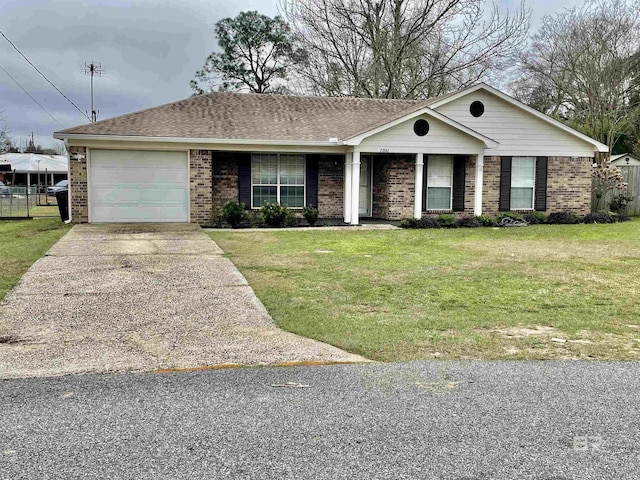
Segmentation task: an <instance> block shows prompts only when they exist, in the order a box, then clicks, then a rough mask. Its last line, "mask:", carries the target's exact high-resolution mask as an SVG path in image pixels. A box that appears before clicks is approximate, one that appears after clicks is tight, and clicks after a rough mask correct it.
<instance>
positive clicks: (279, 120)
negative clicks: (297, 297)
mask: <svg viewBox="0 0 640 480" xmlns="http://www.w3.org/2000/svg"><path fill="white" fill-rule="evenodd" d="M54 137H55V138H58V139H61V140H64V141H65V144H66V145H67V148H68V150H69V152H70V158H71V159H70V162H69V178H70V203H71V205H70V207H71V215H72V220H73V221H74V222H75V223H83V222H197V223H205V222H207V221H208V220H209V218H210V215H211V212H212V210H213V209H214V208H220V207H221V206H222V205H223V204H224V203H225V202H227V201H229V200H238V201H241V202H244V203H245V204H246V208H252V209H257V208H260V206H261V205H263V204H264V202H267V201H269V202H271V201H278V202H280V203H285V204H287V205H288V206H289V207H290V208H302V207H303V206H304V205H309V204H311V205H315V206H317V207H318V209H319V210H320V216H321V217H323V218H336V219H342V220H343V221H344V222H346V223H350V224H358V223H359V222H360V219H361V218H364V217H371V218H381V219H386V220H399V219H401V218H406V217H411V216H415V217H419V216H422V215H429V214H437V213H442V212H447V213H455V214H458V215H480V214H496V213H498V212H499V211H508V210H518V211H526V210H539V211H548V212H553V211H560V210H570V211H572V212H575V213H580V214H585V213H587V212H588V211H589V209H590V195H591V193H590V192H591V177H590V166H591V164H592V163H593V161H594V157H595V156H596V155H597V154H598V153H599V152H606V151H607V146H606V145H603V144H601V143H599V142H597V141H595V140H593V139H592V138H589V137H587V136H586V135H583V134H581V133H579V132H577V131H575V130H573V129H571V128H569V127H567V126H566V125H564V124H562V123H560V122H558V121H556V120H554V119H552V118H550V117H548V116H546V115H544V114H542V113H540V112H538V111H536V110H534V109H532V108H530V107H528V106H526V105H524V104H522V103H520V102H518V101H516V100H514V99H513V98H511V97H509V96H508V95H506V94H504V93H502V92H500V91H499V90H496V89H495V88H493V87H490V86H488V85H486V84H478V85H475V86H473V87H469V88H466V89H463V90H460V91H458V92H455V93H452V94H449V95H446V96H443V97H438V98H433V99H429V100H372V99H360V98H328V97H295V96H274V95H252V94H236V93H213V94H209V95H203V96H199V97H192V98H189V99H186V100H182V101H179V102H175V103H171V104H167V105H163V106H159V107H156V108H151V109H148V110H143V111H140V112H136V113H132V114H128V115H123V116H120V117H116V118H112V119H109V120H104V121H101V122H96V123H92V124H88V125H83V126H80V127H75V128H70V129H67V130H62V131H59V132H56V133H55V134H54Z"/></svg>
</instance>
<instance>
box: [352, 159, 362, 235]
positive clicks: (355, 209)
mask: <svg viewBox="0 0 640 480" xmlns="http://www.w3.org/2000/svg"><path fill="white" fill-rule="evenodd" d="M351 167H352V168H351V225H358V224H359V223H360V152H355V151H354V152H353V160H352V164H351Z"/></svg>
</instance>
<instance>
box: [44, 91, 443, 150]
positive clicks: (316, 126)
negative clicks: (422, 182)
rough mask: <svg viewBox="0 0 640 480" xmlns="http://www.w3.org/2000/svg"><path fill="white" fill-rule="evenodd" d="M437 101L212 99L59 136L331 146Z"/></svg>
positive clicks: (238, 95) (254, 96)
mask: <svg viewBox="0 0 640 480" xmlns="http://www.w3.org/2000/svg"><path fill="white" fill-rule="evenodd" d="M436 100H437V99H435V98H434V99H430V100H378V99H363V98H352V97H298V96H281V95H264V94H262V95H259V94H242V93H211V94H208V95H200V96H197V97H191V98H188V99H185V100H180V101H178V102H174V103H169V104H166V105H161V106H159V107H155V108H150V109H147V110H142V111H140V112H135V113H130V114H127V115H122V116H119V117H115V118H111V119H108V120H102V121H100V122H96V123H90V124H87V125H82V126H79V127H73V128H68V129H66V130H61V131H58V132H55V134H54V135H55V136H56V137H57V138H65V137H68V136H70V135H105V136H107V135H113V136H133V137H136V136H137V137H163V138H207V139H238V140H242V139H244V140H270V141H308V142H328V141H329V139H331V138H337V139H339V140H346V139H349V138H352V137H354V136H356V135H359V134H361V133H364V132H367V131H369V130H372V129H374V128H376V127H379V126H381V125H385V124H386V123H389V122H391V121H393V120H395V119H398V118H400V117H403V116H405V115H408V114H411V113H413V112H415V111H417V110H420V109H422V108H424V107H427V106H428V105H430V104H431V103H434V102H435V101H436Z"/></svg>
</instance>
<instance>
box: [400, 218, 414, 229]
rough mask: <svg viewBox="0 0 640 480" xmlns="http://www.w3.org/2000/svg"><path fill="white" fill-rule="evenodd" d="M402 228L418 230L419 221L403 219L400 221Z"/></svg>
mask: <svg viewBox="0 0 640 480" xmlns="http://www.w3.org/2000/svg"><path fill="white" fill-rule="evenodd" d="M400 228H418V219H416V218H403V219H402V220H400Z"/></svg>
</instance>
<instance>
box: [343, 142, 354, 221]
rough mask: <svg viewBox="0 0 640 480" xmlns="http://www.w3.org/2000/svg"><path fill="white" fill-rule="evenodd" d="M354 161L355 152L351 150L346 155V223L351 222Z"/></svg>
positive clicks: (344, 200) (344, 187) (344, 205)
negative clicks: (352, 169) (352, 165)
mask: <svg viewBox="0 0 640 480" xmlns="http://www.w3.org/2000/svg"><path fill="white" fill-rule="evenodd" d="M352 163H353V153H351V152H349V153H347V154H346V155H345V156H344V186H343V190H344V198H343V202H344V203H343V207H344V223H351V168H352V167H351V164H352Z"/></svg>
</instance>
